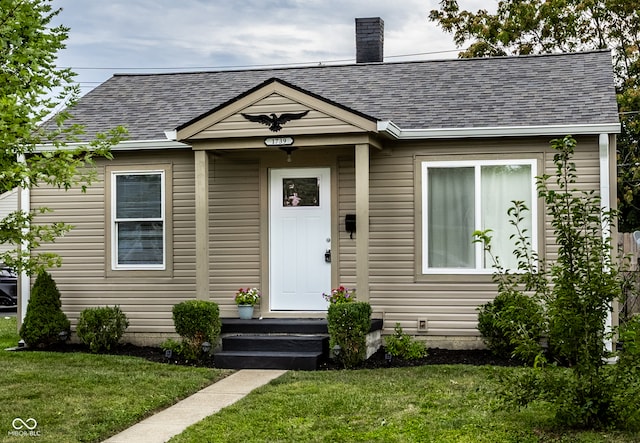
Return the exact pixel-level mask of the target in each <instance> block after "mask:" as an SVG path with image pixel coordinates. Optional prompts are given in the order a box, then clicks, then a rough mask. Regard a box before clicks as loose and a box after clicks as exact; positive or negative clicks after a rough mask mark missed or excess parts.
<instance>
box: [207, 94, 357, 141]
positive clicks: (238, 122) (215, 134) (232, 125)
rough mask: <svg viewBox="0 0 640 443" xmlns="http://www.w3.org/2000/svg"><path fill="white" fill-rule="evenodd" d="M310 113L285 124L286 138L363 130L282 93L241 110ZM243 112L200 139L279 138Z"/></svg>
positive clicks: (253, 113) (218, 124) (225, 120)
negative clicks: (247, 117) (246, 116)
mask: <svg viewBox="0 0 640 443" xmlns="http://www.w3.org/2000/svg"><path fill="white" fill-rule="evenodd" d="M304 111H309V113H308V114H306V115H305V116H304V117H303V118H302V119H299V120H292V121H289V122H287V123H286V127H287V135H288V136H289V135H305V134H341V133H347V132H359V131H361V130H360V129H359V128H357V127H356V126H353V125H351V124H349V123H346V122H344V121H342V120H340V119H338V118H335V117H333V116H330V115H327V114H325V113H324V112H321V111H318V110H315V109H309V108H308V107H307V106H305V105H302V104H300V103H298V102H297V101H294V100H292V99H290V98H287V97H283V96H282V95H280V94H276V93H274V94H271V95H270V96H268V97H266V98H264V99H262V100H260V101H258V102H257V103H254V104H252V105H250V106H248V107H247V108H245V109H243V110H242V113H244V114H249V115H270V114H276V115H278V116H279V115H281V114H283V113H300V112H304ZM242 113H237V114H233V115H231V116H229V117H227V118H225V119H223V120H221V121H219V122H216V123H215V124H213V125H212V126H210V127H209V128H206V129H204V130H203V131H201V132H200V133H199V134H198V138H226V137H238V136H239V135H241V136H242V137H265V136H277V135H278V134H274V133H273V132H271V131H270V130H269V128H268V126H266V125H263V124H261V123H257V122H251V121H249V120H247V119H246V118H244V116H242Z"/></svg>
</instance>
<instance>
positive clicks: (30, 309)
mask: <svg viewBox="0 0 640 443" xmlns="http://www.w3.org/2000/svg"><path fill="white" fill-rule="evenodd" d="M61 306H62V303H61V301H60V291H58V287H57V286H56V282H55V281H54V280H53V278H51V275H50V274H49V273H48V272H46V271H40V273H38V276H37V277H36V281H35V283H34V284H33V288H32V289H31V297H30V299H29V304H28V305H27V314H26V315H25V318H24V321H23V323H22V326H21V327H20V337H21V338H22V339H23V340H24V341H25V343H26V344H27V346H32V347H46V346H49V345H51V344H53V343H56V342H57V341H58V340H59V339H60V333H61V332H65V333H66V336H67V337H68V336H69V334H70V333H71V323H70V322H69V319H67V316H66V315H65V314H64V312H62V308H61Z"/></svg>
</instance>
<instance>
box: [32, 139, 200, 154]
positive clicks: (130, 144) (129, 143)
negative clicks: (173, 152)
mask: <svg viewBox="0 0 640 443" xmlns="http://www.w3.org/2000/svg"><path fill="white" fill-rule="evenodd" d="M88 144H89V142H87V143H67V144H66V145H65V146H66V147H68V148H71V149H73V148H78V147H81V146H87V145H88ZM180 148H181V149H184V148H191V145H188V144H186V143H182V142H179V141H176V140H167V139H163V140H126V141H123V142H120V143H118V144H117V145H115V146H112V147H111V150H112V151H132V150H145V149H180ZM56 149H60V148H56V147H55V146H54V145H52V144H46V145H36V149H35V151H36V152H46V151H55V150H56Z"/></svg>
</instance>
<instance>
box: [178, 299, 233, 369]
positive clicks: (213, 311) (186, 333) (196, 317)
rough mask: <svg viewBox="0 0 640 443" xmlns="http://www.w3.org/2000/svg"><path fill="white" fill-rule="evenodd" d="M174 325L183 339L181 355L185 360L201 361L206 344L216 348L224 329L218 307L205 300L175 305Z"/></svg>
mask: <svg viewBox="0 0 640 443" xmlns="http://www.w3.org/2000/svg"><path fill="white" fill-rule="evenodd" d="M173 323H174V325H175V328H176V332H177V333H178V334H179V335H180V337H182V346H181V348H180V354H181V357H182V358H184V359H185V360H199V359H200V356H201V354H202V344H203V343H204V342H209V343H211V349H213V348H215V345H216V343H217V342H218V337H219V336H220V328H221V327H222V323H221V321H220V309H219V308H218V305H217V304H216V303H214V302H211V301H205V300H188V301H185V302H182V303H179V304H177V305H175V306H174V307H173Z"/></svg>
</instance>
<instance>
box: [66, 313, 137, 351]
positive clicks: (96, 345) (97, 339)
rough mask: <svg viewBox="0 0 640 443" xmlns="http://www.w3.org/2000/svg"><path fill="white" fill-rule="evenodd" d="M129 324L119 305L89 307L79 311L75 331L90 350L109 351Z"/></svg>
mask: <svg viewBox="0 0 640 443" xmlns="http://www.w3.org/2000/svg"><path fill="white" fill-rule="evenodd" d="M128 326H129V320H127V316H126V315H125V314H124V312H122V310H121V309H120V307H118V306H114V307H109V306H105V307H101V308H89V309H85V310H84V311H82V313H80V319H79V320H78V327H77V328H76V333H77V334H78V338H79V339H80V341H81V342H82V343H84V344H85V345H88V346H89V349H91V352H104V351H109V350H110V349H111V348H113V347H115V346H116V345H117V344H118V342H119V341H120V339H121V338H122V335H123V334H124V331H125V330H126V329H127V327H128Z"/></svg>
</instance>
